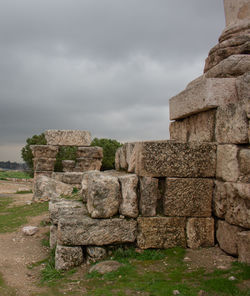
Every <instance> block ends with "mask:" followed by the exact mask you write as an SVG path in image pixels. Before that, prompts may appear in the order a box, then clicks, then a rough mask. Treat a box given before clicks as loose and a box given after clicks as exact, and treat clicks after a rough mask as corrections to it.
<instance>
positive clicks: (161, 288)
mask: <svg viewBox="0 0 250 296" xmlns="http://www.w3.org/2000/svg"><path fill="white" fill-rule="evenodd" d="M184 256H185V250H184V249H182V248H174V249H168V250H161V251H160V250H145V251H144V252H143V253H137V252H136V251H135V249H128V250H124V251H122V249H118V250H116V251H115V252H114V254H113V255H112V258H114V259H116V260H117V261H120V262H122V263H123V266H122V267H121V268H119V269H118V270H117V271H115V272H111V273H108V274H105V275H100V274H98V273H97V272H94V273H91V274H88V275H86V279H87V283H86V282H84V281H83V282H82V284H83V285H87V288H88V293H87V295H89V296H90V295H91V296H92V295H93V296H108V295H124V296H125V295H136V294H137V292H141V293H144V294H142V295H150V296H167V295H173V290H179V291H180V295H185V296H197V294H198V292H199V291H200V290H204V291H206V292H207V293H208V295H211V296H218V295H221V296H224V295H225V296H226V295H231V296H250V291H247V290H245V291H242V290H240V289H239V288H238V286H237V284H239V283H240V282H242V280H246V279H248V280H249V279H250V276H249V272H250V267H249V266H247V265H244V264H239V263H235V264H233V265H232V268H230V269H229V270H226V271H224V270H223V271H221V270H215V271H214V272H211V273H206V272H205V269H203V268H200V269H196V270H193V271H191V272H190V271H189V270H188V268H187V264H186V263H185V262H183V258H184ZM231 275H234V276H235V277H236V278H237V280H236V281H230V280H229V279H228V278H229V277H230V276H231ZM107 283H108V284H107ZM79 295H80V294H79Z"/></svg>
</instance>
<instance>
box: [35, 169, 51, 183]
mask: <svg viewBox="0 0 250 296" xmlns="http://www.w3.org/2000/svg"><path fill="white" fill-rule="evenodd" d="M52 175H53V172H52V171H35V172H34V184H35V182H36V180H37V178H38V177H40V176H45V177H48V178H52Z"/></svg>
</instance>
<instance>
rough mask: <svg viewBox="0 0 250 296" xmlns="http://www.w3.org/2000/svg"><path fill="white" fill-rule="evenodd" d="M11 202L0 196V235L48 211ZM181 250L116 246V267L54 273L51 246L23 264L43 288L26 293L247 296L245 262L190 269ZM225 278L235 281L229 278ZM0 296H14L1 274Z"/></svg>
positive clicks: (43, 206)
mask: <svg viewBox="0 0 250 296" xmlns="http://www.w3.org/2000/svg"><path fill="white" fill-rule="evenodd" d="M12 201H13V199H12V198H9V197H8V198H7V197H6V198H1V199H0V233H1V232H2V233H3V232H9V231H14V230H15V229H17V228H18V227H20V226H21V225H23V224H24V223H26V221H27V217H29V216H36V215H39V214H41V213H42V212H45V211H47V210H48V204H47V203H41V204H40V203H38V204H31V205H25V206H11V203H12ZM41 227H42V225H41ZM48 239H49V236H48V235H47V236H46V238H44V239H43V241H42V242H41V247H42V245H43V246H46V247H48ZM20 252H21V250H20ZM185 253H186V250H184V249H182V248H174V249H168V250H158V251H157V250H145V251H142V252H138V251H137V250H136V249H134V248H127V249H122V248H118V249H116V250H115V251H113V254H112V255H111V257H110V258H109V259H111V260H117V261H119V262H120V263H122V267H121V268H120V269H119V270H117V271H115V272H111V273H108V274H106V275H100V274H98V273H96V272H94V273H91V274H88V273H86V268H84V267H83V268H78V269H74V270H72V271H69V272H65V273H63V272H59V271H56V270H55V259H54V258H55V252H54V250H53V251H51V254H50V256H49V258H47V259H45V260H43V261H40V262H37V263H34V264H32V265H31V266H27V270H28V269H31V270H32V269H33V268H40V269H41V273H40V278H38V279H37V285H38V286H42V287H43V289H45V292H43V293H36V294H33V295H32V294H31V295H27V296H59V295H60V296H61V295H71V296H82V295H85V296H86V295H87V296H128V295H130V296H132V295H133V296H134V295H142V296H168V295H173V291H174V290H178V291H179V293H180V294H179V295H185V296H197V295H198V294H199V292H200V291H201V290H202V291H204V293H205V294H202V295H206V296H227V295H228V296H250V290H249V289H247V288H244V287H245V286H244V285H243V283H247V282H248V287H249V282H250V266H247V265H245V264H240V263H236V262H235V263H233V264H232V266H231V268H229V269H227V270H219V269H215V270H214V271H213V272H208V271H207V270H206V269H205V268H192V269H190V268H189V266H188V263H186V262H185V260H183V259H184V257H185ZM31 272H32V271H31ZM231 276H234V277H235V280H230V277H231ZM0 295H1V296H7V295H8V296H9V295H10V296H16V295H17V294H16V292H15V290H14V289H12V288H11V287H8V286H7V285H6V283H5V282H4V281H3V278H2V275H1V274H0Z"/></svg>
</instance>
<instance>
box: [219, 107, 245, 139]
mask: <svg viewBox="0 0 250 296" xmlns="http://www.w3.org/2000/svg"><path fill="white" fill-rule="evenodd" d="M215 137H216V141H217V142H218V143H229V144H244V143H248V118H247V115H246V111H245V105H244V104H243V103H242V102H239V103H230V104H228V105H226V106H221V107H218V109H217V113H216V126H215Z"/></svg>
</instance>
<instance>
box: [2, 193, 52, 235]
mask: <svg viewBox="0 0 250 296" xmlns="http://www.w3.org/2000/svg"><path fill="white" fill-rule="evenodd" d="M12 202H13V199H12V198H11V197H5V198H1V199H0V213H1V215H0V233H4V232H12V231H15V230H16V229H17V228H18V227H20V226H21V225H23V224H25V223H27V217H33V216H37V215H40V214H42V213H44V212H46V211H48V202H45V203H32V204H31V205H23V206H13V207H12V206H11V203H12Z"/></svg>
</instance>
